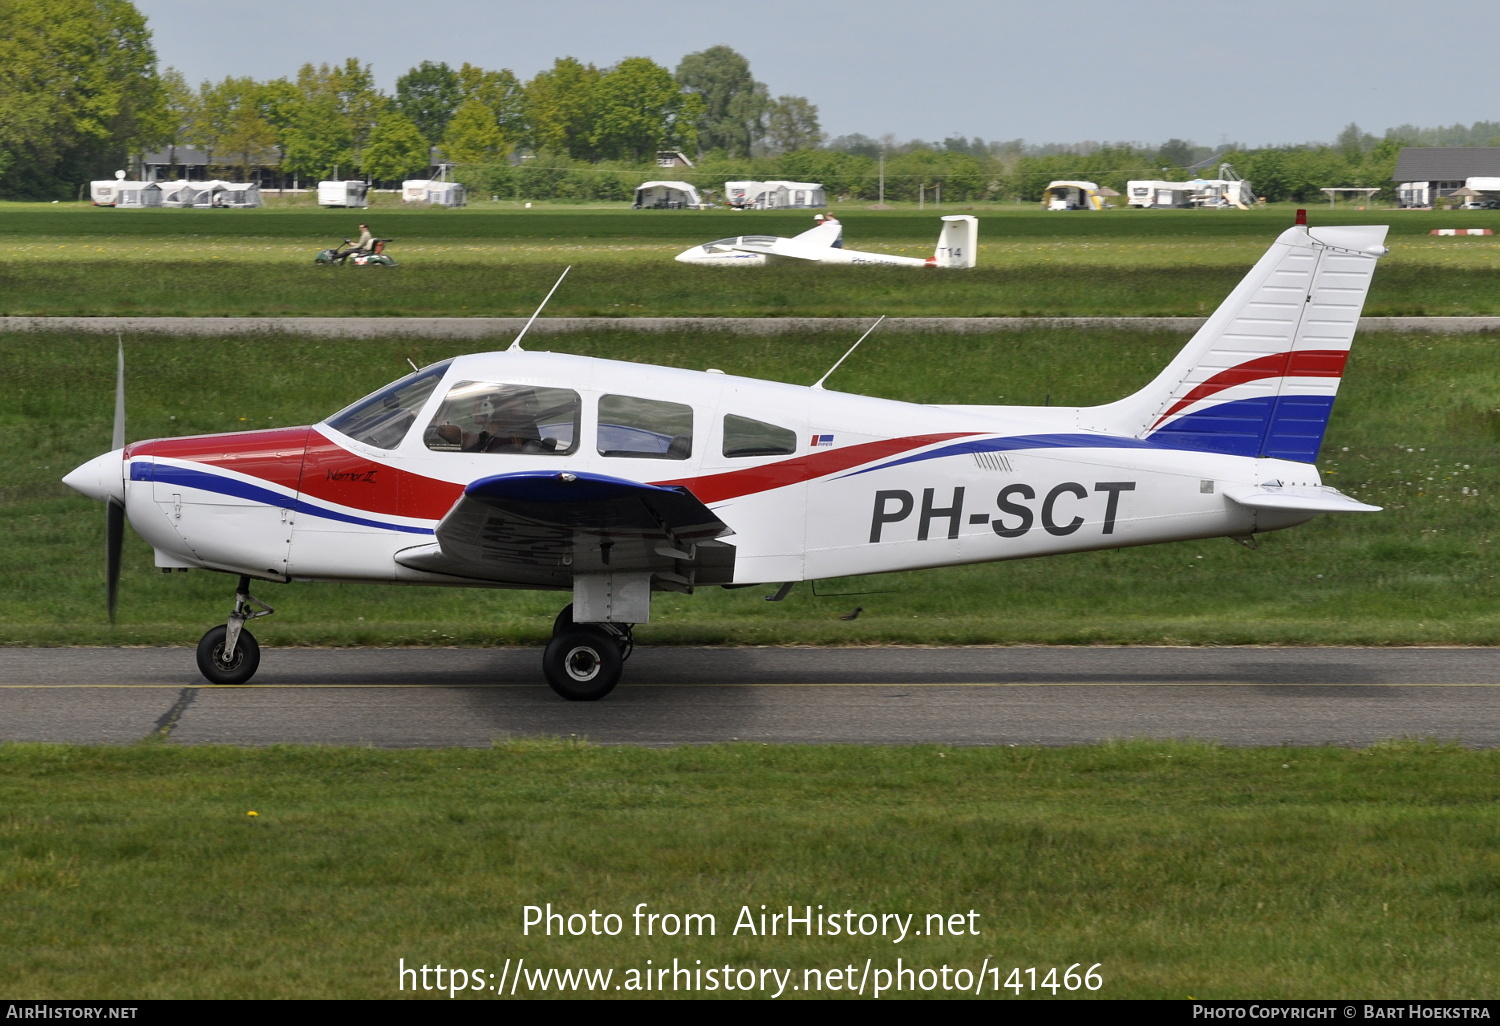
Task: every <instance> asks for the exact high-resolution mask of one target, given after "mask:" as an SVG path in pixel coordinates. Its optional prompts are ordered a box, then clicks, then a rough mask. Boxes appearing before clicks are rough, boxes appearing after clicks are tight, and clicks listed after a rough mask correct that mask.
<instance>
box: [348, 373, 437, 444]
mask: <svg viewBox="0 0 1500 1026" xmlns="http://www.w3.org/2000/svg"><path fill="white" fill-rule="evenodd" d="M447 370H448V363H447V362H446V361H445V362H443V363H440V364H437V365H436V366H433V367H428V368H426V369H424V370H419V371H413V372H412V373H411V374H408V375H407V376H406V377H404V378H402V379H400V380H399V381H393V382H391V383H390V384H389V385H387V386H385V387H384V388H382V389H381V390H380V391H378V392H376V393H375V394H373V395H368V396H366V397H365V398H363V399H361V400H360V401H359V402H357V403H355V404H354V405H353V406H350V407H348V408H346V409H344V410H341V411H339V412H338V413H335V414H334V415H333V416H332V417H329V418H328V420H327V421H325V423H326V424H327V425H328V426H329V427H331V428H333V429H334V430H335V431H341V432H343V433H344V434H346V435H348V436H349V437H350V438H352V439H354V440H355V441H356V442H363V443H364V444H365V445H373V446H374V447H375V448H377V449H394V448H396V446H398V445H400V444H401V439H403V438H405V437H406V432H407V431H408V430H410V428H411V426H412V423H413V422H415V421H416V419H417V413H418V411H420V410H421V409H422V404H423V403H425V402H427V397H428V396H430V395H432V390H433V389H434V388H436V387H437V383H438V382H439V381H440V380H442V377H443V374H444V373H446V372H447Z"/></svg>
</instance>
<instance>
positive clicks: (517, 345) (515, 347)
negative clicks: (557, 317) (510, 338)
mask: <svg viewBox="0 0 1500 1026" xmlns="http://www.w3.org/2000/svg"><path fill="white" fill-rule="evenodd" d="M572 269H573V265H572V264H569V265H568V266H567V267H564V268H563V273H562V274H560V275H558V276H557V285H553V286H552V292H556V291H557V286H558V285H561V284H562V283H563V279H564V278H566V277H567V276H568V272H569V271H571V270H572ZM552 292H548V293H547V299H551V298H552ZM547 299H544V300H542V305H541V306H539V307H537V308H536V313H534V314H532V315H531V320H529V321H527V322H526V327H524V328H522V329H521V334H519V335H517V336H516V340H515V341H514V342H512V343H511V344H510V348H509V349H507V350H506V352H517V353H519V352H524V350H522V348H521V339H523V338H525V337H526V333H527V332H528V331H530V330H531V325H532V324H533V323H534V322H535V321H536V319H537V318H538V317H539V316H541V313H542V311H543V310H544V309H546V307H547Z"/></svg>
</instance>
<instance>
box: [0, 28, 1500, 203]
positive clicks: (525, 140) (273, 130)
mask: <svg viewBox="0 0 1500 1026" xmlns="http://www.w3.org/2000/svg"><path fill="white" fill-rule="evenodd" d="M0 29H3V30H4V31H0V196H4V197H9V198H28V199H49V198H58V199H62V198H69V197H71V196H72V195H74V194H75V192H76V190H77V189H78V186H79V185H80V183H82V182H86V181H88V180H90V179H93V178H99V177H105V176H107V175H108V174H109V173H110V172H112V171H113V170H114V169H115V168H118V167H124V166H125V165H126V162H127V159H128V157H129V156H130V155H132V154H140V153H143V152H146V151H154V150H163V151H165V153H166V159H167V163H168V164H174V163H175V162H176V160H177V158H178V155H179V154H180V153H181V151H183V150H186V149H188V148H191V149H194V150H198V151H200V152H202V153H203V154H204V155H205V156H206V158H207V160H208V163H209V165H210V167H211V168H214V169H216V170H217V171H219V172H221V173H235V172H237V173H238V174H239V176H240V177H241V178H248V177H249V176H250V172H251V169H252V168H261V169H266V168H274V169H275V170H276V171H277V172H278V173H279V174H281V175H282V176H293V175H296V176H300V178H302V179H303V180H308V181H312V180H317V179H322V178H340V177H342V178H354V177H361V178H367V179H370V180H374V181H383V182H389V181H395V180H398V179H401V178H405V177H413V176H416V175H420V174H423V173H425V172H426V171H427V169H428V168H430V167H431V166H432V165H433V164H434V163H436V162H442V163H447V164H452V165H455V166H456V170H455V177H456V178H458V180H460V181H463V182H464V183H465V184H467V185H469V187H470V188H471V190H472V191H474V192H475V193H477V194H479V195H495V196H504V197H507V198H510V197H515V198H527V199H549V198H573V199H582V200H589V199H601V200H611V199H619V200H623V199H628V198H630V196H631V194H632V191H633V189H634V187H635V186H636V185H637V184H639V182H640V181H641V180H642V176H643V175H645V176H648V177H661V176H666V175H670V176H671V177H674V178H676V177H682V178H687V179H689V180H692V181H694V182H695V183H697V184H698V185H699V186H700V187H701V188H703V189H704V190H705V191H711V190H713V189H716V188H718V187H720V186H721V185H722V183H723V182H724V181H725V180H730V179H745V178H749V179H757V178H758V179H765V178H772V179H791V180H797V181H816V182H822V183H823V184H824V185H825V187H826V188H827V190H828V192H829V193H830V195H834V196H845V197H848V198H850V199H859V200H878V199H881V198H884V199H889V200H914V199H917V198H919V197H928V196H931V197H934V198H936V196H938V195H941V196H942V198H943V199H945V200H950V201H961V202H966V201H975V200H1009V199H1015V200H1022V201H1025V200H1036V199H1039V198H1040V196H1041V192H1042V189H1044V188H1045V187H1046V185H1047V183H1048V182H1050V181H1052V180H1054V179H1066V178H1082V179H1088V180H1092V181H1095V182H1097V183H1098V184H1100V185H1105V186H1109V187H1111V188H1113V189H1115V190H1116V191H1118V192H1122V193H1123V192H1124V191H1125V182H1126V181H1127V180H1129V179H1139V178H1161V179H1168V180H1184V179H1186V178H1189V177H1193V176H1194V175H1195V174H1197V172H1192V171H1190V170H1189V169H1188V168H1187V167H1186V166H1185V165H1189V164H1192V163H1193V162H1194V161H1200V160H1203V158H1205V157H1209V158H1210V159H1209V160H1207V161H1205V163H1206V165H1207V169H1206V171H1205V172H1204V174H1205V176H1210V177H1211V176H1212V174H1213V172H1214V168H1215V166H1216V165H1217V163H1219V162H1222V161H1227V162H1230V163H1233V164H1234V166H1235V168H1236V170H1238V171H1239V173H1240V174H1241V175H1242V176H1243V177H1245V178H1246V179H1248V180H1249V181H1250V182H1251V185H1252V186H1253V188H1254V189H1255V191H1256V192H1257V193H1258V194H1260V195H1261V196H1264V197H1266V198H1267V199H1270V200H1284V199H1294V200H1299V201H1305V200H1316V199H1320V198H1321V193H1319V192H1318V190H1319V188H1321V187H1323V186H1345V185H1352V186H1374V187H1379V188H1382V189H1383V190H1386V194H1387V195H1390V194H1391V193H1390V190H1391V189H1392V188H1393V185H1394V183H1393V182H1392V181H1391V179H1390V175H1391V173H1392V171H1393V170H1394V167H1395V161H1396V156H1397V155H1398V153H1399V151H1400V149H1401V147H1402V146H1403V145H1410V144H1413V143H1417V142H1421V143H1426V144H1429V145H1431V144H1434V143H1435V142H1437V141H1438V140H1442V141H1443V142H1444V143H1447V144H1450V145H1451V144H1454V142H1462V143H1465V144H1468V145H1485V144H1488V145H1495V144H1497V143H1500V125H1497V124H1496V123H1492V122H1481V123H1476V124H1475V125H1473V126H1471V127H1469V128H1465V127H1464V126H1462V125H1455V126H1451V127H1446V128H1439V129H1419V128H1416V127H1414V126H1409V125H1408V126H1401V127H1400V128H1398V129H1391V130H1388V131H1387V132H1386V135H1385V137H1384V138H1383V139H1376V138H1375V137H1374V136H1372V135H1369V134H1368V133H1364V132H1362V131H1360V130H1359V127H1358V126H1357V125H1352V124H1351V125H1349V126H1347V127H1346V128H1345V129H1344V131H1343V132H1342V133H1340V135H1339V137H1338V139H1337V140H1336V141H1335V143H1334V144H1332V145H1324V144H1305V145H1300V146H1283V147H1263V148H1254V149H1252V148H1248V147H1243V146H1231V147H1228V148H1227V149H1225V150H1224V151H1223V152H1220V153H1216V154H1215V153H1212V152H1211V151H1210V150H1209V148H1207V147H1196V146H1194V145H1193V144H1191V143H1188V142H1185V141H1183V140H1178V139H1173V140H1169V141H1168V142H1167V143H1166V144H1164V145H1162V146H1160V147H1157V148H1154V149H1152V148H1147V147H1140V146H1136V145H1129V144H1095V143H1088V144H1075V145H1061V144H1053V145H1046V146H1035V145H1032V146H1028V145H1026V144H1025V143H1023V142H1022V141H1021V140H1013V141H1010V142H1004V143H995V142H990V143H986V142H985V141H984V140H982V139H973V140H970V139H966V138H963V137H956V138H949V139H946V140H944V141H942V142H941V143H937V142H924V141H920V140H913V141H910V142H907V143H897V142H896V141H895V140H894V138H892V137H889V136H887V137H886V138H884V139H882V140H879V141H877V140H872V139H870V138H868V137H866V136H863V135H850V136H842V137H840V138H838V139H835V140H832V141H831V142H830V141H828V140H827V138H826V136H825V135H824V133H823V131H822V129H821V127H820V125H819V121H818V108H817V107H816V106H815V105H814V104H812V103H811V102H810V101H808V99H807V98H806V97H800V96H786V95H783V96H776V97H773V96H772V95H771V93H770V91H769V89H768V88H767V87H766V85H765V84H764V83H762V82H759V81H756V79H755V77H754V75H753V74H752V73H751V70H750V64H749V62H748V61H747V60H746V59H745V58H744V57H743V56H742V55H740V54H739V53H737V52H735V51H734V50H733V49H731V48H730V47H728V46H713V47H709V48H708V49H706V50H703V51H701V52H698V53H691V54H688V55H687V56H685V57H683V58H682V60H681V61H680V62H679V63H678V65H677V67H676V68H675V69H668V68H666V67H664V66H662V65H659V64H657V63H656V62H654V61H652V60H651V59H649V58H646V57H626V58H624V59H622V60H621V61H619V62H618V63H616V64H614V65H612V66H609V67H603V68H601V67H597V66H595V65H593V64H586V63H583V62H581V61H578V60H576V59H574V58H572V57H562V58H558V59H557V60H555V61H554V62H553V64H552V66H551V67H550V68H548V69H546V70H544V71H541V72H539V73H538V74H536V75H535V76H533V77H532V78H531V79H530V80H529V81H525V82H523V81H521V80H520V79H519V78H518V77H517V76H516V75H515V74H514V73H513V72H512V71H510V70H507V69H499V70H489V69H485V68H481V67H476V66H474V65H470V64H464V65H462V66H461V67H459V68H456V69H455V68H452V67H449V66H448V65H447V64H445V63H434V62H431V61H423V62H422V63H421V64H420V65H418V66H417V67H414V68H412V69H410V70H409V71H407V72H406V74H404V75H402V76H401V77H400V78H399V79H397V80H396V87H395V92H394V93H393V94H386V93H384V92H382V91H381V90H379V89H378V88H376V86H375V80H374V75H373V72H372V70H371V67H370V65H368V64H364V63H361V62H360V61H359V60H357V59H355V58H349V59H347V60H345V61H344V62H343V63H342V64H337V63H335V64H320V65H313V64H306V65H304V66H303V67H302V68H301V69H300V70H299V71H298V72H297V74H296V75H295V76H294V77H291V78H285V77H284V78H277V79H273V80H270V81H257V80H255V79H253V78H243V77H233V76H230V77H226V78H224V79H223V80H222V81H218V82H202V83H200V84H199V85H198V86H196V87H194V86H192V85H191V84H190V83H188V82H187V81H186V80H185V78H184V77H183V75H182V74H181V73H180V72H178V71H176V70H175V69H172V68H167V69H164V70H158V67H157V58H156V53H155V51H154V49H153V47H152V44H151V33H150V31H149V29H148V28H147V26H146V22H145V19H144V18H143V17H142V16H141V14H140V12H139V11H137V10H136V8H135V7H134V6H133V5H132V4H131V3H130V2H129V0H0ZM1481 140H1482V141H1481ZM660 150H682V151H684V152H686V153H688V154H690V155H692V156H693V157H694V158H695V160H696V163H697V167H695V168H694V169H692V170H687V169H682V168H677V169H674V170H672V171H671V172H661V171H659V170H658V169H657V168H656V166H655V163H654V157H655V154H656V153H657V152H658V151H660ZM523 156H524V157H525V159H521V158H522V157H523Z"/></svg>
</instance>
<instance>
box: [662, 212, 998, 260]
mask: <svg viewBox="0 0 1500 1026" xmlns="http://www.w3.org/2000/svg"><path fill="white" fill-rule="evenodd" d="M817 221H818V224H817V225H815V226H814V227H812V228H809V229H808V230H807V231H805V232H803V233H802V234H801V235H796V236H793V237H792V238H790V239H788V238H782V237H778V236H774V235H740V236H737V237H734V238H728V239H716V240H714V241H713V242H705V243H703V245H701V246H694V247H692V248H691V249H687V250H684V251H683V252H681V253H679V254H677V260H678V261H679V262H681V263H684V264H711V265H718V266H728V267H733V266H743V267H763V266H765V265H766V264H769V263H776V262H779V261H786V260H801V261H805V262H807V263H817V264H890V265H894V266H898V267H973V266H974V258H975V255H976V253H977V251H978V248H979V245H978V243H979V221H978V219H977V218H975V217H973V216H972V215H969V214H949V215H947V216H945V217H944V218H943V219H942V221H943V227H942V231H941V232H939V233H938V241H937V246H936V248H935V249H934V250H933V253H932V256H930V257H907V256H895V255H892V254H889V253H865V252H861V251H860V250H854V249H844V248H843V246H844V226H843V225H841V224H839V222H838V219H837V218H835V217H833V216H831V215H828V214H819V215H817Z"/></svg>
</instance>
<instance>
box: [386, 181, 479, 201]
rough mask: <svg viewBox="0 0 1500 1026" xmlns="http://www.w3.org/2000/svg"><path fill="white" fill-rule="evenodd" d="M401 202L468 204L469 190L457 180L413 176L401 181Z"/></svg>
mask: <svg viewBox="0 0 1500 1026" xmlns="http://www.w3.org/2000/svg"><path fill="white" fill-rule="evenodd" d="M401 202H403V203H431V204H433V205H434V206H439V207H463V206H468V203H469V192H468V190H467V189H465V188H464V187H463V186H462V185H459V184H458V183H457V182H440V181H437V180H436V179H431V178H413V179H410V180H409V181H405V182H402V183H401Z"/></svg>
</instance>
